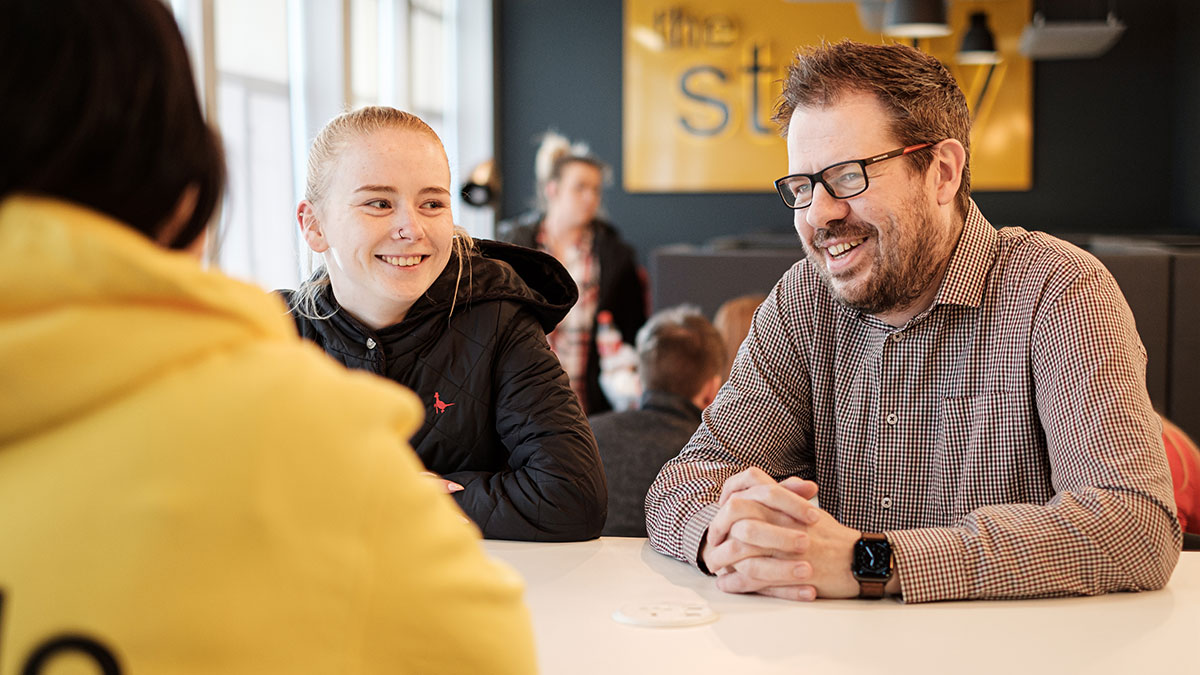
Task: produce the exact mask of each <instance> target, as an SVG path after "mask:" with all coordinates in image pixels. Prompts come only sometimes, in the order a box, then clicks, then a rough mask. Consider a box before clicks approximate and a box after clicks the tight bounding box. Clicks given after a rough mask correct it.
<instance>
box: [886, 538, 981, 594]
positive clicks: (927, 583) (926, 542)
mask: <svg viewBox="0 0 1200 675" xmlns="http://www.w3.org/2000/svg"><path fill="white" fill-rule="evenodd" d="M887 538H888V542H889V543H890V544H891V545H892V557H893V559H894V561H895V567H896V574H897V575H898V576H899V577H900V594H901V595H902V596H903V598H904V601H905V602H933V601H935V600H956V599H964V598H969V597H971V581H970V575H969V574H968V572H967V564H966V557H967V556H966V553H967V549H966V545H965V543H964V542H963V539H962V536H961V535H960V534H959V532H958V531H957V530H954V529H950V528H925V529H916V530H892V531H889V532H888V533H887Z"/></svg>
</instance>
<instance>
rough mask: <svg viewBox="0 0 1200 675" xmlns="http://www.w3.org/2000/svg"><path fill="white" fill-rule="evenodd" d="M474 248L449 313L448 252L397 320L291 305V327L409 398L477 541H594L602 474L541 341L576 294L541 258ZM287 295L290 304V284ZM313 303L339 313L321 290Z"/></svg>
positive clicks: (454, 270) (423, 442)
mask: <svg viewBox="0 0 1200 675" xmlns="http://www.w3.org/2000/svg"><path fill="white" fill-rule="evenodd" d="M477 243H478V245H479V252H478V253H474V254H472V255H471V256H469V257H468V261H469V263H470V264H469V265H464V266H463V272H462V281H461V283H460V286H459V291H458V298H457V302H456V303H455V306H454V311H453V314H452V315H451V313H450V305H451V296H452V295H453V294H454V287H455V279H456V277H457V275H458V267H459V266H458V258H457V257H455V256H452V257H451V258H450V262H449V263H448V264H447V265H446V269H445V271H443V273H442V274H441V276H440V277H439V278H438V279H437V280H436V281H435V282H434V283H433V285H432V286H431V287H430V289H429V291H428V292H426V294H425V296H424V297H422V298H421V299H420V300H418V301H417V302H416V303H415V304H413V306H412V308H411V309H410V310H409V311H408V314H407V315H406V316H405V318H404V320H403V321H402V322H400V323H399V324H396V325H394V326H389V327H387V328H384V329H383V330H380V331H373V330H371V329H369V328H367V327H366V326H364V325H363V324H361V323H359V322H358V321H357V320H356V319H354V318H353V317H352V316H350V315H349V314H348V313H347V312H345V311H337V312H336V313H335V314H334V315H333V316H332V317H331V318H329V319H327V320H324V321H314V320H310V319H306V318H304V317H301V316H299V314H298V313H297V312H296V311H295V310H294V309H293V316H294V317H295V318H296V325H297V327H298V328H299V329H300V335H301V336H302V337H304V338H306V339H308V340H312V341H313V342H315V343H317V344H318V345H320V347H321V348H322V349H324V350H325V351H326V352H327V353H329V354H330V355H331V356H333V357H334V358H336V359H337V360H338V361H341V362H342V363H343V364H345V365H346V366H349V367H351V368H359V369H362V370H369V371H371V372H373V373H377V374H380V375H384V376H385V377H388V378H390V379H392V380H395V381H397V382H399V383H400V384H403V385H404V386H406V387H408V388H410V389H412V390H413V391H415V392H416V393H417V396H419V397H420V398H421V400H422V401H424V403H425V411H426V412H425V423H424V424H423V425H422V427H421V429H420V430H419V431H418V432H417V433H416V434H415V435H414V436H413V438H412V445H413V447H414V448H415V449H416V451H417V454H418V455H420V457H421V460H422V461H423V462H424V463H425V466H426V467H428V468H429V470H430V471H433V472H435V473H437V474H440V475H441V476H443V477H445V478H446V479H448V480H452V481H454V482H456V483H459V484H461V485H462V486H463V487H464V488H465V489H464V490H462V491H461V492H456V493H454V498H455V499H456V500H458V503H459V506H461V507H462V509H463V511H465V512H466V513H467V515H468V516H470V517H471V519H472V520H474V521H475V522H476V523H477V524H478V525H479V527H480V529H481V530H483V534H484V536H485V537H489V538H493V539H523V540H533V541H574V540H581V539H591V538H594V537H597V536H599V535H600V530H601V528H602V527H603V526H604V519H605V514H606V511H607V501H608V497H607V494H608V492H607V486H606V484H605V479H604V469H603V468H602V465H601V463H600V457H599V455H598V453H597V451H596V441H595V439H594V438H593V437H592V432H591V429H590V428H589V427H588V424H587V420H586V419H585V417H584V415H583V412H582V411H581V410H580V408H579V401H578V399H577V398H576V397H575V394H574V392H572V391H571V387H570V385H569V384H568V382H567V376H566V374H565V373H564V372H563V370H562V366H561V365H560V364H559V362H558V359H557V357H555V356H554V353H553V352H551V351H550V347H549V345H548V344H547V343H546V332H548V331H550V330H552V329H553V328H554V326H555V325H557V324H558V322H559V321H561V320H562V318H563V316H565V315H566V313H567V310H569V309H570V308H571V306H572V305H573V304H574V303H575V301H576V299H577V294H578V291H577V290H576V288H575V284H574V283H572V281H571V278H570V276H569V275H568V274H567V272H566V270H565V269H563V267H562V265H560V264H559V263H558V262H557V261H556V260H554V259H553V258H552V257H550V256H548V255H546V254H544V253H540V252H538V251H532V250H529V249H525V248H521V247H518V246H510V245H508V244H503V243H498V242H492V241H485V240H480V241H478V242H477ZM283 295H284V296H285V298H286V299H287V300H288V301H289V306H291V304H292V303H291V300H292V294H291V292H288V291H284V292H283ZM317 309H318V310H319V314H318V315H319V316H325V315H327V314H329V313H330V312H331V311H333V310H335V309H337V304H336V300H335V299H334V298H333V293H332V291H331V290H330V289H329V288H328V287H326V289H325V291H324V293H323V294H322V295H321V296H320V297H319V298H318V301H317Z"/></svg>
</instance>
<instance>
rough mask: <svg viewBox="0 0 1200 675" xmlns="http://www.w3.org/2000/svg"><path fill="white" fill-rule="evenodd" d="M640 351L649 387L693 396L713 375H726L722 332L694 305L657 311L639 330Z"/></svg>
mask: <svg viewBox="0 0 1200 675" xmlns="http://www.w3.org/2000/svg"><path fill="white" fill-rule="evenodd" d="M637 352H638V372H639V373H640V374H641V378H642V386H643V388H644V389H645V390H646V391H665V392H669V393H672V394H676V395H678V396H683V397H684V398H688V399H690V398H692V397H693V396H695V395H696V394H699V393H700V390H701V389H702V388H703V387H704V384H705V383H706V382H708V381H709V380H711V379H712V377H713V376H714V375H720V376H722V377H723V376H724V375H725V370H726V368H725V343H724V342H723V341H722V340H721V334H720V333H718V332H717V329H716V328H714V327H713V325H712V323H710V322H709V320H708V319H706V318H704V315H703V314H701V313H700V312H699V310H697V309H696V308H694V307H688V306H681V307H671V308H668V309H664V310H662V311H660V312H656V313H655V314H654V316H652V317H650V320H649V321H647V322H646V325H644V326H642V328H641V330H639V331H638V334H637Z"/></svg>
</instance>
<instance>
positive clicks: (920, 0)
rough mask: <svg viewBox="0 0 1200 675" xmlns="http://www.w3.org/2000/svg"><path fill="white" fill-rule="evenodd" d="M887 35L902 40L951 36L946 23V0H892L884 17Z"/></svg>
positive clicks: (884, 30)
mask: <svg viewBox="0 0 1200 675" xmlns="http://www.w3.org/2000/svg"><path fill="white" fill-rule="evenodd" d="M883 32H884V34H885V35H890V36H892V37H900V38H929V37H945V36H947V35H949V34H950V25H949V24H948V23H946V2H945V0H892V1H891V2H889V3H888V5H887V10H886V11H885V12H884V15H883Z"/></svg>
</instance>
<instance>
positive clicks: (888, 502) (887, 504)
mask: <svg viewBox="0 0 1200 675" xmlns="http://www.w3.org/2000/svg"><path fill="white" fill-rule="evenodd" d="M879 505H880V506H882V507H883V508H885V509H890V508H892V498H891V497H884V498H883V499H880V500H879Z"/></svg>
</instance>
